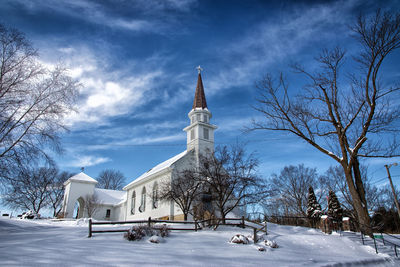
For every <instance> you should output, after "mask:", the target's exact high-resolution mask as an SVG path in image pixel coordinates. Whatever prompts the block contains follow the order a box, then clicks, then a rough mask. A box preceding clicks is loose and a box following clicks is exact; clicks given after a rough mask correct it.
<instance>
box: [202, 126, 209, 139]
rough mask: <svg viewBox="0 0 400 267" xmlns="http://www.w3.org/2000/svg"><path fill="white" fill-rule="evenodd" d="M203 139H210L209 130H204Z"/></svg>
mask: <svg viewBox="0 0 400 267" xmlns="http://www.w3.org/2000/svg"><path fill="white" fill-rule="evenodd" d="M203 137H204V139H207V140H208V139H209V138H210V136H209V133H208V129H206V128H203Z"/></svg>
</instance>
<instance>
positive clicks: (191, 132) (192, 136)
mask: <svg viewBox="0 0 400 267" xmlns="http://www.w3.org/2000/svg"><path fill="white" fill-rule="evenodd" d="M193 139H194V129H192V130H191V131H190V140H193Z"/></svg>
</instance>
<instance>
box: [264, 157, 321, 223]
mask: <svg viewBox="0 0 400 267" xmlns="http://www.w3.org/2000/svg"><path fill="white" fill-rule="evenodd" d="M269 183H270V186H271V190H272V192H273V193H274V196H275V198H279V199H280V200H281V201H282V202H283V203H284V204H285V210H286V213H288V214H291V215H301V216H303V217H307V195H308V191H309V187H310V186H312V187H315V188H318V189H319V190H318V194H317V195H318V198H317V201H319V200H320V199H321V197H322V195H323V194H324V188H323V186H320V183H319V177H318V174H317V171H316V169H315V168H314V169H312V168H308V167H305V166H304V165H303V164H299V165H298V166H292V165H290V166H286V167H284V168H283V169H282V170H281V173H280V174H279V175H277V174H272V178H271V179H270V181H269Z"/></svg>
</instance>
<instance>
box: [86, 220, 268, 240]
mask: <svg viewBox="0 0 400 267" xmlns="http://www.w3.org/2000/svg"><path fill="white" fill-rule="evenodd" d="M230 221H234V222H236V223H232V222H230ZM246 222H247V224H246ZM154 223H165V224H192V225H193V228H182V227H180V228H176V227H168V228H167V229H168V230H172V231H176V230H178V231H198V230H202V229H203V227H202V225H203V226H204V225H207V226H209V227H212V226H216V227H217V226H219V225H228V226H238V227H242V228H245V227H249V228H252V229H253V235H254V240H255V241H256V240H257V233H258V232H265V234H267V224H262V223H258V222H255V221H250V220H247V219H245V218H244V217H241V218H224V219H223V218H213V219H208V220H200V221H197V220H195V221H168V220H156V219H152V218H151V217H149V219H148V220H135V221H107V222H105V221H102V222H93V221H92V219H89V234H88V237H92V236H93V234H94V233H116V232H117V233H118V232H128V231H129V229H102V230H100V229H93V227H94V226H96V225H125V224H129V225H135V224H139V225H143V224H145V225H147V226H148V227H152V228H154V226H153V225H154ZM249 223H250V224H249ZM251 224H255V225H257V226H261V227H256V226H254V225H251Z"/></svg>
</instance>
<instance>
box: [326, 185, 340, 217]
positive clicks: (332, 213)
mask: <svg viewBox="0 0 400 267" xmlns="http://www.w3.org/2000/svg"><path fill="white" fill-rule="evenodd" d="M328 216H329V217H331V218H332V219H334V220H337V221H342V218H343V209H342V207H341V206H340V203H339V200H338V199H337V197H336V194H335V192H333V191H332V190H330V191H329V198H328Z"/></svg>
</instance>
